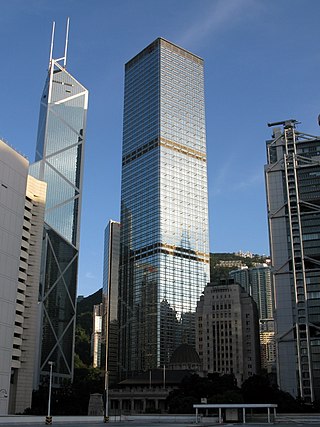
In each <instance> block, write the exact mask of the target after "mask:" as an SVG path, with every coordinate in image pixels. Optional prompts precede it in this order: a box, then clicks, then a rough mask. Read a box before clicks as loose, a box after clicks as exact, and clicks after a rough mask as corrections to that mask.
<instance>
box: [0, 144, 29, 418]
mask: <svg viewBox="0 0 320 427" xmlns="http://www.w3.org/2000/svg"><path fill="white" fill-rule="evenodd" d="M28 165H29V162H28V160H27V159H25V158H24V157H23V156H22V155H21V154H19V153H18V152H17V151H15V150H14V149H13V148H11V147H9V145H7V144H6V143H5V142H4V141H2V140H0V415H5V414H7V413H8V406H9V395H10V377H11V358H12V349H13V344H14V342H13V337H14V324H15V316H16V296H17V283H18V276H19V264H20V250H21V239H22V226H23V216H24V206H25V195H26V183H27V175H28Z"/></svg>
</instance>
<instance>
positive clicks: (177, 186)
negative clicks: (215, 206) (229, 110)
mask: <svg viewBox="0 0 320 427" xmlns="http://www.w3.org/2000/svg"><path fill="white" fill-rule="evenodd" d="M124 97H125V98H124V125H123V157H122V192H121V233H120V242H121V248H120V270H119V285H120V286H119V324H120V335H119V345H120V351H119V354H120V373H121V377H122V378H124V377H127V376H130V375H132V374H134V373H135V372H139V371H142V370H147V369H150V368H155V367H159V366H164V365H166V364H167V363H168V362H169V359H170V356H171V354H172V352H173V351H174V349H175V348H176V347H177V346H178V345H179V344H181V343H183V342H185V343H189V344H192V345H194V343H195V310H196V305H197V300H198V298H199V297H200V294H201V293H202V291H203V289H204V287H205V286H206V284H207V282H209V242H208V198H207V162H206V135H205V110H204V77H203V60H202V59H201V58H199V57H198V56H196V55H193V54H192V53H190V52H188V51H186V50H185V49H182V48H180V47H178V46H176V45H174V44H172V43H170V42H168V41H166V40H164V39H162V38H158V39H157V40H155V41H154V42H153V43H151V44H150V45H149V46H148V47H147V48H145V49H144V50H143V51H142V52H140V53H139V54H138V55H136V56H135V57H134V58H133V59H131V60H130V61H129V62H128V63H127V64H126V66H125V95H124Z"/></svg>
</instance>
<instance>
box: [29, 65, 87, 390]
mask: <svg viewBox="0 0 320 427" xmlns="http://www.w3.org/2000/svg"><path fill="white" fill-rule="evenodd" d="M62 61H63V63H62V64H61V62H62ZM65 62H66V58H65V57H64V58H62V59H58V60H55V59H52V58H51V60H50V64H49V71H48V78H47V81H46V84H45V87H44V90H43V94H42V98H41V106H40V117H39V128H38V140H37V151H36V163H34V164H33V165H32V166H31V168H30V173H31V174H32V175H33V176H35V177H36V178H38V179H40V180H43V181H45V182H46V183H47V204H46V209H45V227H44V235H43V245H42V267H41V277H40V291H39V292H40V293H39V301H40V310H41V313H40V319H41V320H40V322H39V328H40V330H39V336H40V343H39V348H40V354H39V363H38V372H37V373H36V378H35V386H37V384H39V382H40V383H41V382H42V381H43V380H44V379H45V378H47V375H48V371H49V366H48V362H49V361H53V362H54V366H53V372H54V374H53V383H54V384H56V385H59V384H62V383H63V381H64V380H65V379H70V378H72V376H73V344H74V331H75V319H76V318H75V312H76V311H75V310H76V291H77V270H78V252H79V225H80V206H81V192H82V171H83V149H84V135H85V128H86V113H87V105H88V91H87V89H85V88H84V87H83V86H82V85H81V84H80V83H79V82H78V81H77V80H76V79H75V78H74V77H73V76H72V75H71V74H69V73H68V72H67V70H66V68H65Z"/></svg>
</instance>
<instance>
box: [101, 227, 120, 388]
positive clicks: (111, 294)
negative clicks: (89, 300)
mask: <svg viewBox="0 0 320 427" xmlns="http://www.w3.org/2000/svg"><path fill="white" fill-rule="evenodd" d="M119 258H120V223H119V222H117V221H113V220H110V221H109V222H108V225H107V227H106V229H105V232H104V260H103V288H102V306H103V309H102V330H103V334H102V335H103V340H104V343H105V354H104V355H102V357H101V359H102V361H103V364H104V367H105V371H106V372H108V383H109V385H110V386H112V385H114V384H115V383H116V382H117V379H118V334H119V329H118V328H119V322H118V296H119Z"/></svg>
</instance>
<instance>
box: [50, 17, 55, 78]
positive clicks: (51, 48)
mask: <svg viewBox="0 0 320 427" xmlns="http://www.w3.org/2000/svg"><path fill="white" fill-rule="evenodd" d="M55 27H56V23H55V21H53V22H52V31H51V45H50V56H49V69H50V67H51V62H52V54H53V41H54V30H55Z"/></svg>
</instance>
